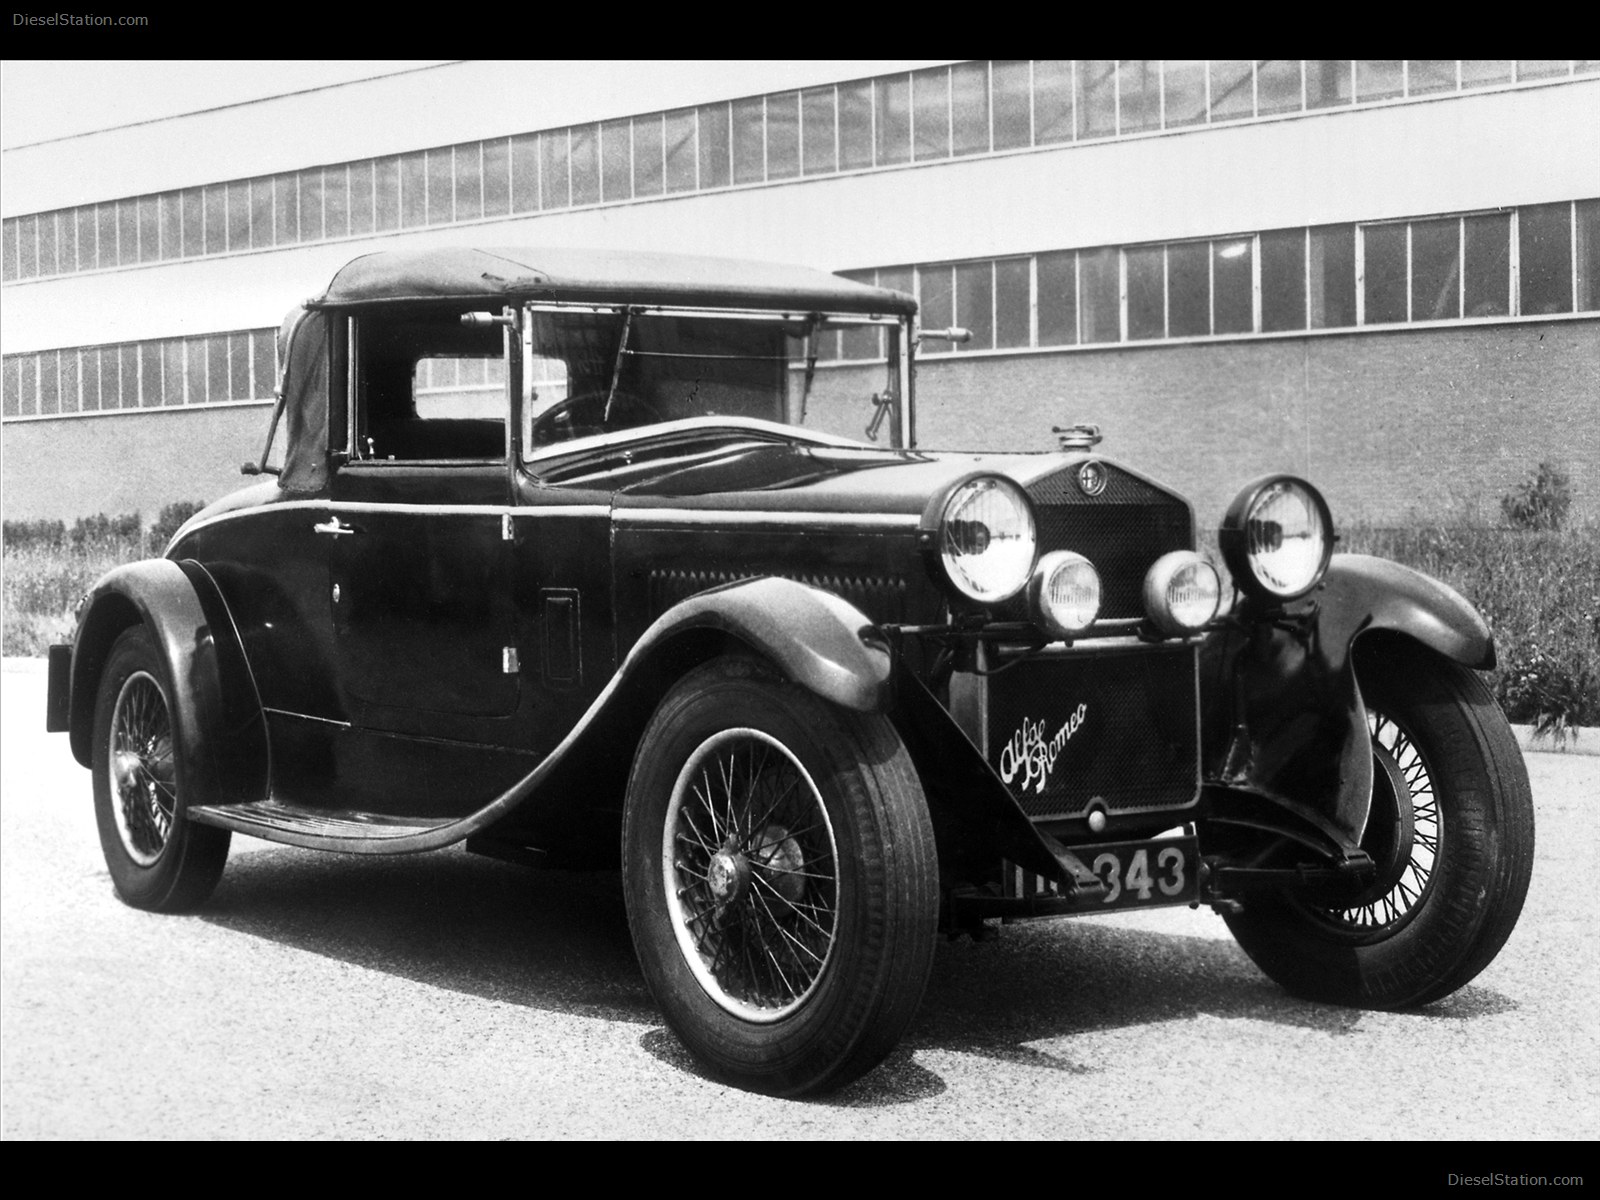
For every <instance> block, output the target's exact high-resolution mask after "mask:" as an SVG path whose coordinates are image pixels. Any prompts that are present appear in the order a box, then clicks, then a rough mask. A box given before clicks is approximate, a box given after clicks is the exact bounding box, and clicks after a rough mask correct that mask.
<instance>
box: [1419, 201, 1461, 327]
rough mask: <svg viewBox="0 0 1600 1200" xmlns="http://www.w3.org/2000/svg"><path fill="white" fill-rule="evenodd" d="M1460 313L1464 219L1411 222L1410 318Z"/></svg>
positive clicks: (1433, 318)
mask: <svg viewBox="0 0 1600 1200" xmlns="http://www.w3.org/2000/svg"><path fill="white" fill-rule="evenodd" d="M1460 316H1461V223H1460V221H1458V220H1457V219H1456V218H1455V217H1449V218H1446V219H1444V220H1440V221H1416V222H1413V223H1412V226H1411V319H1412V320H1413V321H1453V320H1457V319H1459V318H1460Z"/></svg>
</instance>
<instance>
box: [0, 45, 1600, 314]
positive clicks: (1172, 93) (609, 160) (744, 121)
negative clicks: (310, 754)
mask: <svg viewBox="0 0 1600 1200" xmlns="http://www.w3.org/2000/svg"><path fill="white" fill-rule="evenodd" d="M1594 72H1600V60H1577V61H1573V60H1552V61H1538V62H1517V61H1514V60H1511V59H1506V60H1492V61H1491V60H1481V61H1458V60H1438V61H1434V60H1418V61H1406V60H1398V59H1397V60H1393V61H1388V60H1382V61H1380V60H1372V61H1365V60H1363V61H1352V60H1344V59H1340V60H1313V61H1301V60H1282V61H1278V60H1262V61H1256V60H1249V59H1241V60H1228V61H1221V60H1201V59H1196V60H1182V61H1180V60H1160V59H1139V60H1103V61H1102V60H1053V61H1044V60H1040V61H1025V60H1019V61H997V62H967V63H958V64H956V65H954V66H947V67H934V68H930V69H927V70H922V71H915V72H910V73H907V74H900V75H887V76H881V77H877V78H872V79H860V80H855V81H853V82H849V83H841V84H828V85H825V86H822V87H814V88H806V89H803V90H798V91H788V92H777V93H773V94H771V95H764V96H750V97H746V98H744V99H740V100H732V101H719V102H717V103H715V104H705V105H700V106H699V107H696V108H683V109H675V110H672V111H670V112H652V113H644V114H641V115H639V116H635V117H622V118H618V119H616V120H612V121H602V122H596V123H590V124H584V125H574V126H570V127H567V128H561V129H550V130H544V131H541V132H536V133H526V134H521V135H518V136H514V137H504V138H494V139H491V140H488V141H481V142H465V143H462V144H460V145H454V146H442V147H438V148H435V149H430V150H418V151H414V152H412V153H410V154H402V155H397V156H392V157H385V158H375V159H364V160H362V161H359V162H352V163H338V164H334V165H332V166H326V167H310V168H307V169H305V170H300V171H290V172H286V173H284V174H281V175H273V176H265V177H261V178H256V179H241V180H233V181H231V182H226V183H216V184H207V185H204V186H200V187H192V188H184V189H182V190H179V191H172V192H162V193H159V194H155V195H148V196H138V197H131V198H128V199H122V200H110V201H106V202H104V203H100V204H87V205H83V206H81V207H78V208H69V209H61V210H58V211H55V212H46V213H37V214H32V215H29V216H24V217H15V218H11V219H9V220H7V221H6V222H5V223H4V279H5V281H6V282H8V283H9V282H12V281H13V280H18V279H34V278H40V277H45V276H54V275H64V274H71V273H73V272H77V271H89V270H105V269H110V268H116V267H127V266H132V265H135V264H138V263H150V262H164V261H168V260H172V259H183V258H196V257H202V256H211V255H218V254H236V253H242V252H244V251H247V250H260V249H266V248H269V247H273V246H288V245H296V244H299V243H304V242H317V241H323V240H326V239H332V238H345V237H359V236H365V235H370V234H374V233H385V232H392V231H396V230H401V229H412V228H422V227H426V226H430V225H447V224H454V223H458V222H462V221H476V220H480V219H483V218H493V217H505V216H511V215H515V214H523V213H535V212H541V211H545V210H559V209H567V208H573V207H583V206H588V205H596V204H615V203H625V202H628V201H631V200H635V199H641V198H648V197H653V196H663V195H669V194H675V193H682V192H693V191H700V190H706V189H716V188H725V187H734V186H741V185H752V184H761V183H767V182H772V181H781V180H791V179H798V178H803V177H808V176H817V175H827V174H834V173H837V172H839V171H855V170H864V169H869V168H876V167H892V166H899V165H901V164H906V163H922V162H933V161H938V160H944V159H949V158H952V157H959V156H962V155H970V154H986V153H993V152H1000V151H1008V150H1016V149H1024V148H1027V147H1031V146H1046V145H1054V144H1060V143H1065V142H1072V141H1078V140H1085V139H1094V138H1108V137H1120V136H1128V135H1133V134H1139V133H1146V132H1153V131H1159V130H1182V129H1190V128H1195V127H1199V126H1203V125H1207V124H1213V123H1218V122H1226V121H1235V120H1242V119H1247V118H1254V117H1270V116H1276V115H1280V114H1283V113H1295V112H1310V111H1319V110H1324V109H1328V108H1331V107H1335V106H1341V105H1351V104H1362V103H1367V102H1372V101H1379V100H1392V99H1398V98H1405V97H1428V96H1433V95H1438V94H1442V93H1447V92H1452V91H1459V90H1462V89H1470V88H1475V87H1485V86H1489V85H1497V84H1511V83H1520V82H1524V81H1526V82H1540V81H1547V80H1550V79H1559V78H1565V77H1570V76H1572V75H1574V74H1587V73H1594Z"/></svg>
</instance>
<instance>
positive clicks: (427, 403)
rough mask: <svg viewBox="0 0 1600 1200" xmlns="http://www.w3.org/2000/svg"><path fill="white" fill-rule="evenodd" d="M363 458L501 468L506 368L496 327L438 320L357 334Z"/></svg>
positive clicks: (369, 325) (364, 328)
mask: <svg viewBox="0 0 1600 1200" xmlns="http://www.w3.org/2000/svg"><path fill="white" fill-rule="evenodd" d="M357 344H358V347H359V349H358V351H357V359H358V363H359V379H358V384H357V387H358V391H359V394H360V398H361V405H360V414H359V416H360V427H359V432H358V437H357V443H356V455H355V457H357V458H359V459H365V460H368V461H376V462H386V461H393V462H433V461H458V462H503V461H504V460H505V452H506V414H507V411H508V405H507V400H506V362H505V356H504V353H503V350H502V344H501V335H500V331H499V329H497V328H489V329H477V328H468V327H463V326H462V325H461V323H460V320H459V317H458V316H457V315H456V314H448V315H446V316H442V317H440V318H421V319H405V320H371V319H369V320H365V321H361V322H359V327H358V329H357Z"/></svg>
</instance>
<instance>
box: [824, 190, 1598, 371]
mask: <svg viewBox="0 0 1600 1200" xmlns="http://www.w3.org/2000/svg"><path fill="white" fill-rule="evenodd" d="M843 274H844V275H846V276H848V277H849V278H851V279H856V280H859V281H860V282H863V283H875V284H877V285H879V286H880V287H888V288H894V289H896V290H899V291H905V292H912V293H914V294H915V295H916V296H917V298H918V300H919V301H920V304H921V320H922V324H923V327H924V328H926V329H942V328H945V327H947V326H951V325H955V326H958V327H961V328H963V329H966V330H968V331H969V332H970V333H971V335H972V336H971V338H970V340H968V341H966V342H964V343H945V342H942V341H940V342H933V343H929V344H928V345H926V346H925V347H924V350H923V352H924V353H935V354H937V353H943V352H945V351H946V349H947V348H948V349H949V350H950V351H951V352H954V353H958V354H959V353H963V352H968V353H970V352H971V351H974V350H997V349H1012V348H1015V349H1025V348H1028V347H1032V346H1074V345H1085V344H1093V343H1106V342H1138V341H1150V340H1154V339H1159V338H1194V337H1213V336H1220V335H1227V334H1251V333H1289V332H1295V331H1301V330H1313V329H1345V328H1353V327H1358V326H1378V325H1395V324H1401V323H1406V322H1415V321H1454V320H1467V319H1472V318H1480V317H1534V316H1544V315H1551V314H1558V313H1572V312H1600V200H1579V201H1576V202H1564V203H1560V204H1541V205H1533V206H1529V207H1524V208H1519V209H1515V210H1499V211H1495V212H1487V213H1471V214H1466V215H1458V216H1441V217H1425V218H1419V219H1416V220H1409V221H1392V222H1384V223H1374V224H1351V225H1319V226H1311V227H1302V228H1298V229H1274V230H1268V231H1265V232H1262V233H1249V234H1239V235H1235V236H1230V237H1226V238H1214V239H1207V240H1197V241H1184V242H1172V243H1168V244H1162V245H1143V246H1126V247H1116V246H1103V247H1098V248H1095V249H1088V250H1061V251H1055V252H1049V253H1042V254H1034V255H1029V256H1026V257H1018V258H1001V259H984V260H978V261H974V262H960V263H937V264H931V265H925V266H923V265H919V266H915V267H886V268H878V269H874V270H864V271H846V272H843ZM838 336H839V340H838V342H836V343H834V344H832V345H829V346H827V347H825V348H824V350H823V357H825V358H843V359H856V358H875V357H881V355H882V348H881V345H880V344H879V341H878V337H879V335H878V333H877V331H876V330H859V331H849V332H846V333H843V334H841V335H838Z"/></svg>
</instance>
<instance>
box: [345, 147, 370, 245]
mask: <svg viewBox="0 0 1600 1200" xmlns="http://www.w3.org/2000/svg"><path fill="white" fill-rule="evenodd" d="M372 182H373V169H372V160H371V159H364V160H363V161H361V162H358V163H351V164H350V232H351V233H371V232H372V227H373V220H374V213H373V197H372Z"/></svg>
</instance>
